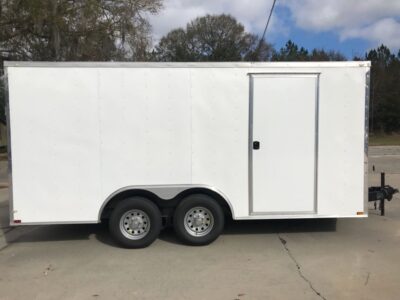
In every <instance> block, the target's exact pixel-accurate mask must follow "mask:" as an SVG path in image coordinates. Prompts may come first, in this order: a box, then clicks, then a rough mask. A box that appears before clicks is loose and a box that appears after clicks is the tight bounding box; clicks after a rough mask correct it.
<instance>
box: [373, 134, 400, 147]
mask: <svg viewBox="0 0 400 300" xmlns="http://www.w3.org/2000/svg"><path fill="white" fill-rule="evenodd" d="M369 145H370V146H400V134H370V136H369Z"/></svg>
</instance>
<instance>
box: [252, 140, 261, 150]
mask: <svg viewBox="0 0 400 300" xmlns="http://www.w3.org/2000/svg"><path fill="white" fill-rule="evenodd" d="M253 149H254V150H258V149H260V142H259V141H254V142H253Z"/></svg>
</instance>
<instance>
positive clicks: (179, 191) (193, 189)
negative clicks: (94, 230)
mask: <svg viewBox="0 0 400 300" xmlns="http://www.w3.org/2000/svg"><path fill="white" fill-rule="evenodd" d="M129 192H131V193H132V194H137V195H141V196H144V197H148V198H149V199H151V200H159V201H160V202H161V203H162V202H164V201H179V200H181V199H183V198H184V197H186V196H188V195H191V194H195V193H206V194H209V195H210V196H217V197H216V198H217V199H216V201H218V200H220V201H223V202H224V203H225V204H226V205H227V206H228V207H229V210H230V213H231V215H232V218H233V219H235V214H234V210H233V206H232V203H231V202H230V201H229V199H228V197H227V196H226V195H225V194H224V193H223V192H221V191H220V190H219V189H217V188H215V187H212V186H209V185H204V184H187V185H151V186H149V185H145V186H144V185H130V186H126V187H122V188H120V189H118V190H116V191H115V192H113V193H112V194H110V195H109V196H108V197H107V198H106V200H104V202H103V204H102V205H101V207H100V210H99V214H98V222H100V221H101V217H102V215H103V212H104V209H105V208H106V207H107V205H108V204H109V203H111V201H112V200H114V199H116V197H118V196H120V195H123V194H127V193H129Z"/></svg>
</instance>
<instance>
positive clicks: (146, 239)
mask: <svg viewBox="0 0 400 300" xmlns="http://www.w3.org/2000/svg"><path fill="white" fill-rule="evenodd" d="M128 212H129V213H128ZM122 218H123V219H124V221H121V219H122ZM125 221H126V222H125ZM161 225H162V221H161V213H160V210H159V209H158V207H157V206H156V205H155V204H154V203H153V202H151V201H150V200H148V199H146V198H143V197H131V198H127V199H124V200H122V201H121V202H120V203H118V205H117V206H116V207H115V208H114V210H113V211H112V213H111V216H110V220H109V230H110V233H111V235H112V237H113V238H114V239H115V241H116V242H117V243H118V244H120V245H121V246H123V247H125V248H144V247H147V246H149V245H150V244H151V243H153V242H154V240H155V239H156V238H157V237H158V234H159V233H160V230H161ZM129 226H131V227H132V228H129ZM129 231H130V232H129ZM141 231H142V233H140V232H141Z"/></svg>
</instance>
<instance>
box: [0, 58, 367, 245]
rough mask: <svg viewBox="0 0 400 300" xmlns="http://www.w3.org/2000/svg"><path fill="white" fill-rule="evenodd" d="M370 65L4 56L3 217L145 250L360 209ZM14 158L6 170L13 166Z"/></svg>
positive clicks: (363, 203)
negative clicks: (232, 228)
mask: <svg viewBox="0 0 400 300" xmlns="http://www.w3.org/2000/svg"><path fill="white" fill-rule="evenodd" d="M369 69H370V63H369V62H362V61H357V62H307V63H306V62H304V63H303V62H291V63H283V62H282V63H86V62H85V63H84V62H77V63H69V62H67V63H47V62H46V63H43V62H6V63H5V71H6V82H7V86H8V103H9V106H8V122H9V127H8V128H9V133H10V147H9V151H10V152H9V154H10V160H9V162H10V171H12V172H10V175H11V174H12V175H11V176H10V180H12V184H11V185H10V186H11V188H10V192H11V197H10V199H11V204H10V207H11V211H10V219H11V225H24V224H59V223H62V224H67V223H68V224H69V223H97V222H100V221H101V220H102V219H107V218H108V219H109V222H110V229H111V232H112V234H113V236H114V237H115V238H116V239H117V240H118V241H119V242H120V243H121V244H123V245H124V246H127V247H143V246H146V245H149V244H150V243H151V242H152V241H153V240H154V239H155V238H156V237H157V235H158V233H159V231H160V228H161V223H162V218H164V219H165V220H168V219H172V220H173V224H174V227H175V230H176V232H177V234H178V235H179V237H181V238H182V239H183V240H184V241H186V242H188V243H191V244H206V243H209V242H211V241H212V240H214V239H215V238H216V237H217V236H218V235H219V233H220V232H221V230H222V228H223V222H224V213H223V212H224V209H226V213H228V215H229V216H232V218H233V219H235V220H245V219H251V220H254V219H289V218H339V217H365V216H367V207H366V203H367V189H368V187H367V180H366V175H367V139H368V135H367V134H368V130H367V124H368V123H367V116H368V95H369ZM11 165H12V168H11Z"/></svg>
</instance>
